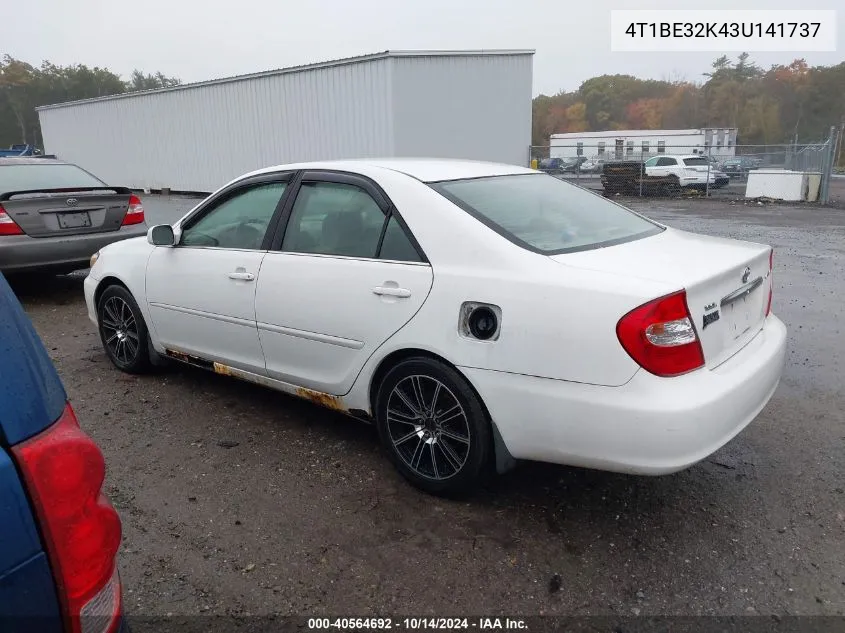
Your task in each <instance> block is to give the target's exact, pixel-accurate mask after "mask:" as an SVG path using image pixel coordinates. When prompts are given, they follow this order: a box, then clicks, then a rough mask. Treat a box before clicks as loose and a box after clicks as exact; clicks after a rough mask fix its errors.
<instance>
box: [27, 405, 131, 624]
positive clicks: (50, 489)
mask: <svg viewBox="0 0 845 633" xmlns="http://www.w3.org/2000/svg"><path fill="white" fill-rule="evenodd" d="M12 451H13V453H14V455H15V458H16V461H17V464H18V467H19V468H20V471H21V474H22V477H23V480H24V482H25V483H26V486H27V489H28V491H29V495H30V499H31V501H32V505H33V507H34V509H35V514H36V516H37V517H38V520H39V523H40V525H41V531H42V535H43V539H44V545H45V549H46V550H47V555H48V557H49V560H50V565H51V567H52V570H53V576H54V578H55V581H56V586H57V589H58V595H59V599H60V601H61V604H62V609H63V612H64V617H65V620H66V624H67V629H68V630H69V631H72V632H73V633H105V632H108V631H113V630H115V629H116V628H117V626H118V625H119V618H120V613H121V598H120V595H121V592H120V579H119V577H118V574H117V566H116V563H117V551H118V548H119V547H120V518H119V517H118V515H117V512H115V510H114V508H113V507H112V506H111V504H110V503H109V501H108V499H106V497H105V495H103V493H102V485H103V479H104V477H105V472H106V470H105V462H104V460H103V454H102V453H101V452H100V449H99V448H98V447H97V445H96V444H95V443H94V441H93V440H92V439H91V438H90V437H88V436H87V435H86V434H85V433H84V432H83V431H82V429H80V428H79V423H78V422H77V420H76V416H75V415H74V413H73V409H72V408H71V406H70V404H68V405H67V406H66V407H65V410H64V412H63V413H62V416H61V417H60V418H59V419H58V421H57V422H56V423H55V424H53V425H52V426H51V427H50V428H48V429H47V430H45V431H44V432H42V433H40V434H39V435H36V436H35V437H33V438H30V439H29V440H27V441H25V442H22V443H21V444H18V445H17V446H15V447H14V448H13V449H12Z"/></svg>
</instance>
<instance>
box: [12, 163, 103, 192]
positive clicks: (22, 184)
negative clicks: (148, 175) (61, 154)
mask: <svg viewBox="0 0 845 633" xmlns="http://www.w3.org/2000/svg"><path fill="white" fill-rule="evenodd" d="M105 184H106V183H104V182H103V181H101V180H98V179H97V178H95V177H94V176H92V175H91V174H89V173H88V172H87V171H85V170H84V169H80V168H79V167H77V166H76V165H57V164H55V163H54V164H50V163H45V164H43V165H32V164H29V165H0V192H9V191H30V190H33V189H67V188H70V187H103V186H105Z"/></svg>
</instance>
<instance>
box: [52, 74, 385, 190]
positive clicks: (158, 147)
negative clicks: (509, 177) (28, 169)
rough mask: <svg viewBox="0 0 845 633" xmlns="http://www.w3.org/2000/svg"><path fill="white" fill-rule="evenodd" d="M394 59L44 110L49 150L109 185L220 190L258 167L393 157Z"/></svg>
mask: <svg viewBox="0 0 845 633" xmlns="http://www.w3.org/2000/svg"><path fill="white" fill-rule="evenodd" d="M389 64H390V59H379V60H372V61H366V62H360V63H353V64H345V65H338V66H330V67H323V68H316V69H309V70H303V71H301V72H289V73H284V74H276V75H265V76H262V77H257V78H246V79H242V80H238V81H231V82H225V83H214V84H208V85H201V86H196V87H186V88H183V89H179V90H170V91H161V92H152V93H148V94H139V95H136V96H130V97H121V98H116V99H102V100H94V101H89V102H82V103H78V104H71V105H65V106H58V107H51V108H46V109H41V110H39V116H40V119H41V126H42V133H43V137H44V142H45V150H46V151H47V153H51V154H56V155H57V156H59V157H60V158H61V159H63V160H67V161H70V162H74V163H77V164H79V165H80V166H82V167H84V168H86V169H88V170H89V171H91V172H93V173H94V174H96V175H97V176H99V177H100V178H102V179H103V180H105V181H106V182H108V183H110V184H120V185H126V186H130V187H135V188H151V189H160V188H162V187H170V188H171V189H173V190H175V191H213V190H215V189H217V188H218V187H219V186H221V185H223V184H224V183H226V182H227V181H229V180H231V179H232V178H235V177H237V176H239V175H241V174H243V173H245V172H248V171H251V170H253V169H259V168H261V167H266V166H269V165H276V164H280V163H289V162H296V161H304V160H319V159H332V158H353V157H373V156H386V155H389V154H390V153H391V147H392V138H391V134H392V128H391V125H390V120H391V119H390V98H389V97H390V93H389V71H390V68H389Z"/></svg>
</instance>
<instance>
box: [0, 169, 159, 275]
mask: <svg viewBox="0 0 845 633" xmlns="http://www.w3.org/2000/svg"><path fill="white" fill-rule="evenodd" d="M146 232H147V225H146V224H145V223H144V207H143V206H142V205H141V200H140V199H139V198H138V196H136V195H134V194H133V193H132V192H131V191H130V190H129V189H127V188H126V187H114V186H111V185H107V184H106V183H104V182H103V181H102V180H100V179H99V178H97V177H96V176H94V175H92V174H90V173H88V172H87V171H85V170H84V169H82V168H81V167H78V166H77V165H72V164H70V163H64V162H62V161H60V160H56V159H50V158H0V271H2V272H4V273H6V274H10V273H29V272H35V271H49V272H56V273H62V272H70V271H72V270H76V269H79V268H85V267H86V266H88V261H89V260H90V258H91V255H93V254H94V253H96V252H97V251H98V250H99V249H100V248H102V247H103V246H105V245H106V244H111V243H112V242H116V241H118V240H123V239H126V238H130V237H138V236H143V235H145V234H146Z"/></svg>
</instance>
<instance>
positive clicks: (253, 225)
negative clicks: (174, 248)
mask: <svg viewBox="0 0 845 633" xmlns="http://www.w3.org/2000/svg"><path fill="white" fill-rule="evenodd" d="M286 187H287V183H284V182H272V183H267V184H261V185H255V186H253V187H250V188H248V189H245V190H239V191H238V192H236V193H235V194H233V195H232V196H231V197H229V198H227V199H226V200H224V201H223V202H221V203H220V204H218V205H217V206H215V207H214V208H213V209H211V211H209V212H208V213H206V214H205V215H203V216H202V217H201V218H200V219H199V220H197V221H196V222H194V223H192V224H190V225H189V226H188V227H187V228H185V229H184V230H183V231H182V238H181V240H180V241H179V244H180V245H181V246H212V247H215V248H237V249H244V250H258V249H260V248H261V243H262V242H263V241H264V236H265V234H266V233H267V227H268V226H269V225H270V220H271V219H272V217H273V214H274V213H275V212H276V207H277V206H278V204H279V200H281V198H282V194H284V192H285V188H286Z"/></svg>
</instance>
